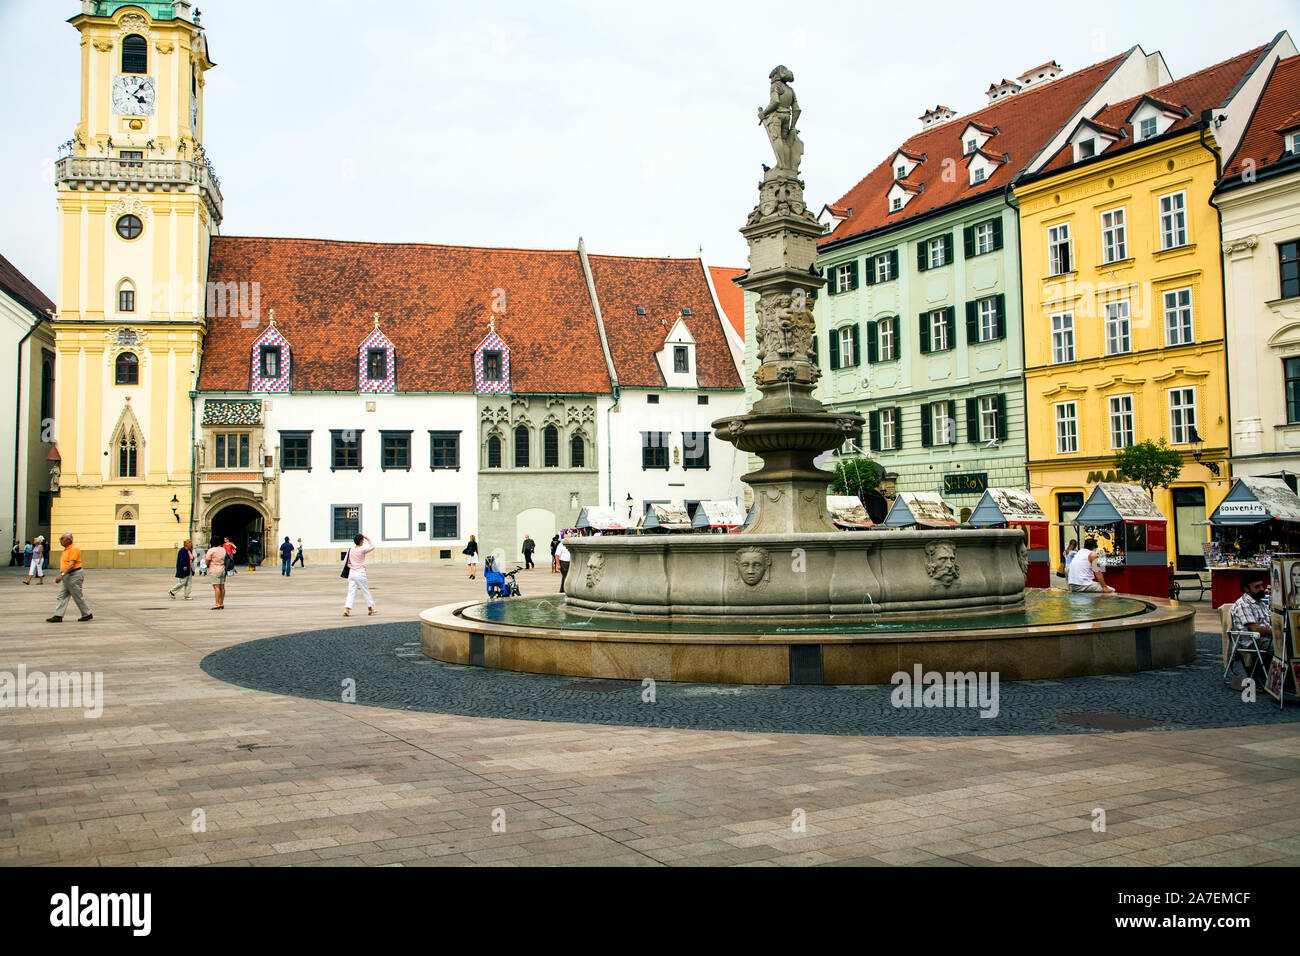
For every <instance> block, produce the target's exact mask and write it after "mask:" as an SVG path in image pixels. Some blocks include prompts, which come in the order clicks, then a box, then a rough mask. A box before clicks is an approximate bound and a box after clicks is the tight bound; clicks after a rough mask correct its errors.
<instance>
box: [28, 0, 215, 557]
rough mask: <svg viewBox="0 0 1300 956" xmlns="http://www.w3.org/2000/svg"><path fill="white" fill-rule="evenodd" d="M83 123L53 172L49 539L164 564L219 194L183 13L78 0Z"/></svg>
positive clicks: (182, 492) (194, 19)
mask: <svg viewBox="0 0 1300 956" xmlns="http://www.w3.org/2000/svg"><path fill="white" fill-rule="evenodd" d="M82 10H83V12H82V13H81V14H79V15H78V16H75V17H73V18H72V19H71V20H70V21H69V22H70V23H71V24H72V25H73V26H74V27H75V28H76V29H77V31H78V32H79V33H80V35H81V118H80V121H79V122H78V123H77V126H76V130H75V132H74V133H73V137H72V140H71V141H70V142H69V143H68V144H66V145H65V147H64V148H63V150H62V151H61V153H62V154H61V156H60V158H59V160H58V165H57V167H56V180H57V187H58V215H59V232H58V236H59V238H58V242H59V275H58V286H57V295H56V299H57V306H58V310H57V319H56V320H55V322H54V333H55V350H56V361H57V379H56V380H57V396H56V405H55V419H56V433H57V437H58V445H57V448H58V453H59V458H60V459H61V462H60V464H61V471H62V473H61V476H60V485H61V488H60V491H59V493H58V496H57V497H56V498H55V500H54V507H53V518H52V523H53V532H54V534H55V535H56V536H57V535H58V534H60V533H62V532H65V531H66V532H71V533H72V534H74V535H75V536H76V539H77V543H78V545H80V546H81V548H82V552H83V555H84V559H85V562H86V565H87V566H88V567H112V566H117V567H155V566H165V565H167V564H169V563H170V561H171V558H172V556H173V555H174V553H175V549H176V547H177V546H178V545H179V543H180V542H181V541H183V540H184V539H185V538H186V537H188V536H189V535H190V533H191V521H192V514H191V507H192V501H193V493H192V483H193V474H194V469H193V465H192V462H193V449H194V421H193V407H192V404H193V400H192V395H193V392H194V389H195V382H196V377H197V374H198V369H199V360H200V357H201V354H202V345H203V336H204V331H205V312H206V302H207V297H208V296H207V290H206V285H205V277H206V274H207V259H208V244H209V239H210V237H211V236H212V235H213V233H215V231H216V229H217V226H218V225H219V223H220V221H221V193H220V189H219V186H218V184H217V180H216V177H215V175H214V174H213V172H212V168H211V166H210V165H209V164H208V161H207V158H206V156H205V155H204V153H203V148H202V145H201V143H202V139H203V136H202V129H203V86H204V81H203V75H204V73H205V72H206V71H207V70H208V69H210V68H211V67H212V66H213V64H212V62H211V61H210V60H209V58H208V53H207V43H206V40H205V38H204V36H203V32H202V28H201V27H200V25H199V23H198V15H197V11H191V5H190V4H189V3H185V2H179V0H178V2H155V0H140V2H136V3H122V2H114V0H86V2H84V3H83V4H82Z"/></svg>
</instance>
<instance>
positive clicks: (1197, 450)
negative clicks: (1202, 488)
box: [1187, 425, 1219, 478]
mask: <svg viewBox="0 0 1300 956" xmlns="http://www.w3.org/2000/svg"><path fill="white" fill-rule="evenodd" d="M1187 437H1188V438H1189V439H1190V440H1191V443H1192V458H1193V459H1195V461H1196V463H1197V464H1198V465H1204V466H1205V467H1206V468H1208V469H1209V470H1210V474H1212V475H1214V476H1215V477H1216V478H1217V477H1218V476H1219V464H1218V462H1213V461H1201V449H1202V448H1203V447H1204V446H1205V440H1204V439H1202V438H1201V436H1200V433H1199V432H1197V430H1196V426H1195V425H1193V426H1192V427H1191V431H1190V433H1189V434H1188V436H1187Z"/></svg>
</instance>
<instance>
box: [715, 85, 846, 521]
mask: <svg viewBox="0 0 1300 956" xmlns="http://www.w3.org/2000/svg"><path fill="white" fill-rule="evenodd" d="M768 79H770V80H771V81H772V87H771V95H770V98H769V101H768V104H767V106H765V107H760V108H759V110H758V119H759V123H760V124H761V125H762V126H763V128H764V130H766V132H767V137H768V139H769V140H770V141H771V144H772V153H773V155H775V157H776V165H775V166H773V167H771V168H768V167H766V166H765V167H764V173H763V179H762V181H761V182H760V183H759V185H758V205H756V206H755V207H754V209H753V211H752V212H751V213H750V214H749V219H748V220H747V221H746V223H745V226H744V228H742V229H741V230H740V232H741V235H743V236H744V237H745V239H746V240H747V241H748V242H749V271H748V272H747V273H746V274H745V275H744V276H742V277H741V278H740V279H739V280H738V282H737V284H738V285H739V286H740V287H741V288H743V289H745V290H746V291H750V292H756V293H758V295H759V300H758V304H757V306H756V307H755V322H754V343H755V346H756V347H757V350H758V351H757V356H758V363H759V364H758V367H757V368H756V369H755V370H754V383H755V384H756V385H757V386H758V389H759V391H760V392H761V393H762V398H760V399H759V400H758V401H756V402H755V403H754V407H753V408H752V409H751V410H750V412H749V413H748V414H746V415H736V416H732V417H730V418H723V419H719V420H718V421H716V422H714V423H713V427H714V434H715V435H716V436H717V437H718V438H719V439H720V440H722V441H726V442H730V443H732V444H734V445H735V446H736V447H737V448H739V449H741V450H742V451H746V452H753V453H754V454H756V455H758V456H759V457H761V458H762V459H763V467H762V468H760V469H759V470H758V471H756V472H752V473H751V474H749V475H746V476H745V478H744V481H745V482H747V483H748V484H749V485H750V486H752V487H753V489H754V500H755V504H756V511H755V517H754V521H753V522H752V523H751V525H750V526H749V528H747V529H746V533H748V534H796V533H800V532H818V531H833V530H835V528H834V525H833V524H831V522H830V519H829V517H827V515H826V500H825V499H826V487H827V485H829V484H830V481H831V477H832V476H831V475H830V474H829V473H828V472H825V471H822V470H821V469H820V468H817V467H816V466H815V465H814V464H813V460H814V459H815V458H816V457H817V456H818V455H820V454H821V453H822V452H824V451H827V450H828V449H831V448H837V447H839V446H840V445H842V444H843V443H844V442H845V441H846V440H852V441H857V440H859V439H860V438H861V437H862V425H863V418H862V416H860V415H855V414H852V413H832V412H829V411H827V409H826V408H825V406H823V405H822V403H821V402H819V401H817V399H815V398H814V397H813V394H812V393H813V389H814V388H815V387H816V385H817V380H818V379H819V378H820V377H821V370H820V369H819V368H818V367H817V365H816V364H815V362H814V361H813V354H814V348H815V346H814V340H815V339H816V335H817V327H816V323H815V321H814V320H813V312H812V308H813V299H814V297H815V295H816V292H817V290H818V289H820V288H821V287H822V285H824V284H825V280H824V279H823V278H822V277H821V275H820V274H819V273H818V272H817V269H816V265H815V263H816V261H817V240H818V239H819V238H821V235H822V227H821V223H819V222H818V221H817V217H816V216H814V215H813V214H812V213H811V212H809V210H808V206H807V204H806V203H805V202H804V198H803V190H804V184H803V181H802V180H801V179H800V178H799V164H800V163H801V162H802V161H803V150H804V146H803V140H801V139H800V138H799V130H798V128H797V126H796V124H797V123H798V121H799V115H800V109H799V100H798V98H797V97H796V96H795V92H794V88H793V87H792V86H791V84H792V83H793V82H794V74H793V73H792V72H790V70H789V69H787V68H786V67H784V66H778V67H776V68H775V69H774V70H772V72H771V73H770V74H769V75H768Z"/></svg>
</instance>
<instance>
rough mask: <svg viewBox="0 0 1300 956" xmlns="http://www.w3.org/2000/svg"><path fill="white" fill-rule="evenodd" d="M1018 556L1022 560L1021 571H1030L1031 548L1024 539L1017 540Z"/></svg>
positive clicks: (1024, 572)
mask: <svg viewBox="0 0 1300 956" xmlns="http://www.w3.org/2000/svg"><path fill="white" fill-rule="evenodd" d="M1016 557H1017V558H1018V559H1019V560H1020V573H1021V574H1028V573H1029V548H1028V547H1026V545H1025V543H1024V542H1023V541H1017V542H1016Z"/></svg>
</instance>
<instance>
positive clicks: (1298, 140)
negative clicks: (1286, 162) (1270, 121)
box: [1287, 133, 1300, 153]
mask: <svg viewBox="0 0 1300 956" xmlns="http://www.w3.org/2000/svg"><path fill="white" fill-rule="evenodd" d="M1287 143H1289V144H1290V148H1291V152H1293V153H1300V133H1291V134H1290V135H1289V136H1287Z"/></svg>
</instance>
